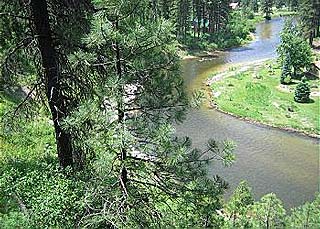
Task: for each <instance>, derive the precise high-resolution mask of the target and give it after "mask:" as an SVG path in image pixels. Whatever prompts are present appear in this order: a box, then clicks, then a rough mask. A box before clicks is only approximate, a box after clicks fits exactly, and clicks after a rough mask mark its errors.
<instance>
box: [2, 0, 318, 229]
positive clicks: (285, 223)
mask: <svg viewBox="0 0 320 229" xmlns="http://www.w3.org/2000/svg"><path fill="white" fill-rule="evenodd" d="M281 14H288V15H296V16H297V17H298V18H299V23H300V24H299V34H301V37H300V39H302V40H303V41H304V42H305V43H306V44H307V43H309V44H311V45H312V44H313V41H314V39H317V37H319V35H320V32H319V26H320V3H319V1H317V0H299V1H298V0H296V1H294V0H288V1H281V0H275V1H272V0H262V1H258V0H242V1H237V2H236V1H233V2H232V1H222V0H138V1H123V0H79V1H72V0H30V1H25V0H11V1H9V0H2V1H1V2H0V64H1V74H0V121H1V129H0V228H167V227H169V228H171V227H174V228H175V227H176V228H201V227H208V228H234V227H235V228H237V227H243V228H247V227H253V228H279V227H280V228H281V227H288V228H298V227H311V228H316V227H318V226H320V222H319V218H320V208H319V205H320V197H319V196H318V197H316V198H315V200H314V201H313V202H311V203H306V204H305V205H303V206H301V207H298V208H295V209H293V210H292V211H291V212H290V214H289V213H288V214H286V210H285V209H284V207H283V206H282V203H281V201H280V200H279V199H278V198H277V197H276V196H275V194H267V195H265V196H264V197H262V198H261V200H260V201H255V200H254V197H253V193H252V191H251V188H250V187H249V185H248V184H247V183H246V182H245V181H244V182H242V183H240V184H239V186H238V188H237V189H236V190H235V191H234V193H233V195H232V196H231V198H230V199H229V201H225V200H224V198H223V196H224V194H225V192H226V190H227V189H228V187H229V185H228V183H227V182H226V181H225V180H224V179H223V174H220V176H218V175H216V176H210V175H209V174H208V171H207V166H208V164H210V163H212V162H215V163H221V164H222V165H223V166H232V163H233V162H234V161H235V160H236V158H235V155H234V153H233V150H234V148H235V147H236V146H235V144H234V143H233V142H231V141H217V140H215V139H211V140H209V141H208V143H207V145H206V146H204V147H202V148H201V149H200V148H199V149H198V148H195V147H194V146H193V145H192V139H190V138H189V137H187V136H186V137H177V135H176V133H175V128H174V126H175V125H176V124H177V123H181V122H183V121H184V119H185V117H186V114H187V112H188V110H189V109H195V108H197V107H199V105H200V104H201V102H202V101H203V97H204V96H203V93H202V92H199V91H194V92H192V93H191V95H189V93H187V92H186V91H185V86H184V80H183V77H182V75H181V68H180V62H181V55H182V54H181V53H186V52H192V51H194V50H217V49H224V48H230V47H233V46H237V45H241V44H244V43H245V42H248V41H249V40H250V33H251V32H254V29H255V24H256V23H257V22H259V21H262V20H264V19H266V20H270V19H271V18H272V17H273V15H277V16H279V15H281ZM289 35H290V32H288V33H287V36H289ZM284 36H285V35H284ZM284 40H285V39H284ZM287 40H290V39H289V38H288V39H287ZM297 42H298V43H299V42H300V40H298V41H297ZM300 43H301V42H300ZM281 47H282V48H281ZM281 47H280V48H279V50H284V51H283V52H282V55H281V61H282V62H281V63H282V64H283V65H284V66H287V65H289V62H290V64H291V65H292V68H293V69H294V71H295V69H296V68H298V67H299V64H300V63H301V61H300V62H299V60H297V61H296V62H294V61H293V60H295V57H294V55H293V54H292V55H291V57H292V59H290V61H289V60H288V59H286V57H287V56H288V55H287V53H288V52H287V51H286V50H287V49H286V43H285V44H284V45H282V46H281ZM304 50H305V49H304ZM292 52H293V53H294V51H292ZM307 55H308V53H307ZM299 58H300V57H299ZM299 58H298V59H299ZM286 63H287V64H286ZM303 67H304V66H303ZM286 69H287V67H284V71H287V70H286ZM284 76H286V73H284ZM299 98H300V97H299Z"/></svg>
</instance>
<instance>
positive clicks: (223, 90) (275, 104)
mask: <svg viewBox="0 0 320 229" xmlns="http://www.w3.org/2000/svg"><path fill="white" fill-rule="evenodd" d="M271 65H272V66H274V67H270V66H271ZM276 65H277V64H276V63H275V62H270V61H269V62H266V63H263V64H262V65H261V66H258V67H254V68H251V69H249V70H248V71H245V72H242V73H238V74H235V75H234V76H231V77H227V78H225V79H223V80H221V81H218V82H216V83H214V84H212V85H211V88H212V90H213V92H219V93H218V94H220V95H219V96H217V97H215V98H213V100H214V102H215V103H216V104H217V105H218V108H219V109H221V110H223V111H226V112H229V113H232V114H234V115H237V116H240V117H243V118H249V119H251V120H254V121H258V122H261V123H265V124H269V125H272V126H275V127H286V128H294V129H296V130H299V131H303V132H307V133H309V134H319V131H320V127H319V97H311V99H312V100H311V102H310V103H306V104H301V103H297V102H295V101H294V99H293V97H294V88H295V87H296V85H297V83H298V82H299V81H296V80H295V81H293V83H292V84H291V85H289V86H287V89H281V88H280V87H279V85H280V83H279V78H280V74H281V70H280V68H279V67H277V66H276ZM309 84H310V85H312V86H313V88H312V89H311V90H312V91H317V90H319V89H318V88H316V87H319V85H320V84H319V80H309ZM289 90H291V92H290V91H289Z"/></svg>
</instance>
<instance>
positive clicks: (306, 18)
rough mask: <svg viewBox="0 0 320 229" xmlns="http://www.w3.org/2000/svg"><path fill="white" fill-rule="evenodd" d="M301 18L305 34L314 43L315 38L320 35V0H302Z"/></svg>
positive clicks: (310, 42)
mask: <svg viewBox="0 0 320 229" xmlns="http://www.w3.org/2000/svg"><path fill="white" fill-rule="evenodd" d="M299 19H300V23H301V29H302V31H303V34H304V36H305V37H306V38H307V39H309V44H310V45H312V43H313V39H314V38H315V37H317V36H319V35H320V33H319V27H320V2H319V1H317V0H301V2H300V7H299Z"/></svg>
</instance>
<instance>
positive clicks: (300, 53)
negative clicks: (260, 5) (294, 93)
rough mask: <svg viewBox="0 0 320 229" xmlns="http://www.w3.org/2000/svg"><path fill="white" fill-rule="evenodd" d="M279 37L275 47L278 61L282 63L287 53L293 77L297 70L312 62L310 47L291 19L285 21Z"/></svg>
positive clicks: (295, 75)
mask: <svg viewBox="0 0 320 229" xmlns="http://www.w3.org/2000/svg"><path fill="white" fill-rule="evenodd" d="M280 37H281V42H280V45H279V46H278V47H277V52H278V54H279V60H280V63H281V64H282V65H283V64H284V61H285V59H286V56H287V55H289V56H290V63H291V66H292V68H293V77H297V72H298V71H300V70H301V69H303V68H305V67H307V66H309V65H310V63H311V62H312V59H313V57H312V52H311V47H310V45H309V44H308V42H307V41H306V40H305V39H304V38H303V36H302V35H301V31H300V30H299V29H298V28H297V26H296V25H294V24H293V22H292V21H291V20H287V21H286V23H285V25H284V27H283V30H282V32H281V34H280Z"/></svg>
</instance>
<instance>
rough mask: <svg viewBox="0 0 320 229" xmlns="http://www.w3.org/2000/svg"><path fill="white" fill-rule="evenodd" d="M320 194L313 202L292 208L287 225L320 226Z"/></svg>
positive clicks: (300, 226) (292, 226)
mask: <svg viewBox="0 0 320 229" xmlns="http://www.w3.org/2000/svg"><path fill="white" fill-rule="evenodd" d="M319 206H320V195H317V197H316V199H315V200H314V201H313V202H311V203H308V202H307V203H305V204H304V205H302V206H300V207H297V208H295V209H293V210H292V213H291V215H289V216H287V219H286V226H287V227H289V228H319V226H320V208H319Z"/></svg>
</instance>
